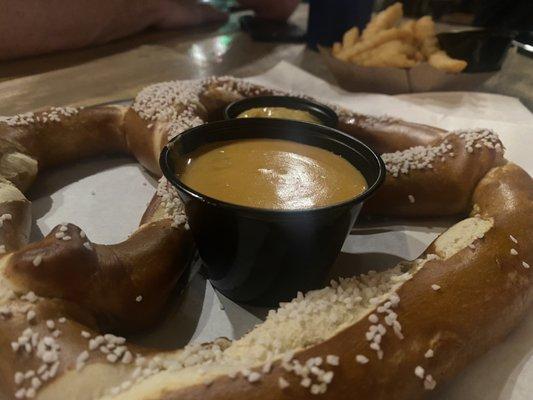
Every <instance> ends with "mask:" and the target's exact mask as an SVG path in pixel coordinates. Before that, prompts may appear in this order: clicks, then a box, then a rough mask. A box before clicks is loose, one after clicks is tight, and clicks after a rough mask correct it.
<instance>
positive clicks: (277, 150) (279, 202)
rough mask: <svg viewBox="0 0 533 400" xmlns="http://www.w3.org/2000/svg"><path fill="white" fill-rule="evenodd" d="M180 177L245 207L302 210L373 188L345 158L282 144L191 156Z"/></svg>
mask: <svg viewBox="0 0 533 400" xmlns="http://www.w3.org/2000/svg"><path fill="white" fill-rule="evenodd" d="M177 171H178V172H177V174H178V176H179V177H180V179H181V181H182V182H183V183H185V184H186V185H187V186H189V187H190V188H192V189H194V190H196V191H197V192H199V193H202V194H204V195H207V196H209V197H212V198H215V199H218V200H222V201H225V202H228V203H232V204H238V205H243V206H249V207H255V208H265V209H276V210H296V209H306V208H315V207H323V206H328V205H332V204H335V203H340V202H343V201H346V200H349V199H352V198H354V197H356V196H357V195H359V194H360V193H362V192H363V191H365V190H366V188H367V182H366V181H365V178H364V177H363V175H362V174H361V173H360V172H359V171H358V170H357V169H356V168H355V167H354V166H353V165H352V164H350V163H349V162H348V161H346V160H345V159H344V158H342V157H340V156H338V155H336V154H334V153H332V152H330V151H327V150H324V149H321V148H319V147H314V146H309V145H306V144H302V143H298V142H292V141H288V140H278V139H242V140H234V141H225V142H218V143H214V144H210V145H205V146H202V147H200V148H199V149H197V150H195V151H194V152H192V153H189V154H188V155H187V156H186V160H185V162H184V163H183V164H182V165H178V169H177Z"/></svg>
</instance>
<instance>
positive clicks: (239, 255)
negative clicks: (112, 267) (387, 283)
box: [160, 118, 385, 306]
mask: <svg viewBox="0 0 533 400" xmlns="http://www.w3.org/2000/svg"><path fill="white" fill-rule="evenodd" d="M250 138H271V139H284V140H291V141H295V142H300V143H304V144H308V145H311V146H316V147H320V148H323V149H326V150H329V151H331V152H333V153H335V154H338V155H340V156H342V157H344V158H345V159H346V160H347V161H349V162H350V163H351V164H353V165H354V166H355V167H356V168H357V169H359V171H361V173H362V174H363V176H364V177H365V179H366V181H367V183H368V189H367V190H366V191H365V192H363V193H362V194H360V195H359V196H357V197H356V198H354V199H350V200H348V201H345V202H343V203H338V204H333V205H331V206H327V207H320V208H310V209H302V210H268V209H261V208H252V207H245V206H240V205H235V204H230V203H226V202H224V201H221V200H217V199H213V198H210V197H208V196H205V195H203V194H202V193H198V192H196V191H195V190H193V189H191V188H190V187H188V186H187V185H185V184H183V183H182V182H181V181H180V179H179V176H177V175H176V172H177V171H176V166H177V165H178V161H179V160H183V158H186V157H187V155H188V154H189V153H191V152H192V151H194V150H195V149H197V148H198V147H200V146H203V145H206V144H208V143H213V142H222V141H227V140H237V139H250ZM160 165H161V170H162V171H163V174H164V175H165V177H166V178H167V179H168V180H169V181H170V182H171V183H172V184H173V185H174V186H175V187H176V189H177V191H178V194H179V196H180V197H181V199H182V200H183V202H184V204H185V213H186V215H187V218H188V221H189V226H190V228H191V230H192V233H193V236H194V238H195V241H196V245H197V247H198V251H199V253H200V257H201V259H202V261H203V262H204V264H205V266H206V269H207V274H208V278H209V279H210V281H211V283H212V284H213V286H215V287H216V288H217V289H218V290H219V291H220V292H222V293H223V294H224V295H226V296H227V297H229V298H230V299H232V300H234V301H238V302H245V303H249V304H254V305H261V306H273V305H276V304H277V303H279V302H280V301H287V300H290V299H291V298H292V297H294V295H295V294H296V293H297V292H298V291H303V292H306V291H308V290H311V289H316V288H319V287H321V286H322V285H323V284H324V280H325V279H326V277H327V275H328V272H329V270H330V267H331V265H332V263H333V262H334V260H335V258H336V257H337V255H338V254H339V252H340V249H341V247H342V244H343V242H344V240H345V238H346V236H347V235H348V233H349V231H350V229H351V228H352V226H353V224H354V222H355V219H356V218H357V216H358V214H359V211H360V210H361V206H362V205H363V201H364V200H365V199H367V198H368V197H369V196H371V195H372V194H373V193H374V191H375V190H376V189H377V188H378V187H379V186H380V185H381V183H382V182H383V179H384V177H385V166H384V165H383V161H382V160H381V158H380V157H379V156H378V155H377V154H376V153H375V152H374V151H372V150H371V149H370V148H369V147H368V146H366V145H365V144H364V143H362V142H360V141H359V140H357V139H354V138H352V137H350V136H348V135H345V134H344V133H342V132H340V131H338V130H335V129H333V128H329V127H326V126H322V125H318V124H310V123H305V122H299V121H289V120H283V119H273V118H243V119H233V120H226V121H218V122H212V123H208V124H205V125H201V126H198V127H195V128H192V129H189V130H187V131H185V132H183V133H182V134H181V135H179V136H177V137H176V138H174V139H173V140H172V141H171V142H170V143H169V145H167V146H166V147H165V148H164V149H163V151H162V153H161V157H160Z"/></svg>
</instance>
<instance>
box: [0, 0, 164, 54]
mask: <svg viewBox="0 0 533 400" xmlns="http://www.w3.org/2000/svg"><path fill="white" fill-rule="evenodd" d="M158 3H159V2H158V1H142V0H47V1H42V0H24V1H20V0H0V38H1V40H0V59H6V58H14V57H21V56H25V55H30V54H39V53H47V52H51V51H55V50H62V49H71V48H76V47H82V46H86V45H90V44H97V43H103V42H106V41H109V40H112V39H116V38H119V37H122V36H126V35H129V34H132V33H135V32H138V31H140V30H142V29H145V28H146V27H148V26H150V25H152V24H154V23H155V22H156V21H157V19H158V18H159V14H158V12H159V10H158Z"/></svg>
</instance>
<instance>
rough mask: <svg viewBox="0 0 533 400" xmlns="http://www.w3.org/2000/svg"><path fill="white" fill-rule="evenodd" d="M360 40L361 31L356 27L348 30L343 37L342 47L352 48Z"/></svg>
mask: <svg viewBox="0 0 533 400" xmlns="http://www.w3.org/2000/svg"><path fill="white" fill-rule="evenodd" d="M357 39H359V29H358V28H357V27H356V26H354V27H353V28H351V29H348V30H347V31H346V32H345V33H344V35H343V36H342V47H344V48H347V47H351V46H353V45H354V44H355V42H357Z"/></svg>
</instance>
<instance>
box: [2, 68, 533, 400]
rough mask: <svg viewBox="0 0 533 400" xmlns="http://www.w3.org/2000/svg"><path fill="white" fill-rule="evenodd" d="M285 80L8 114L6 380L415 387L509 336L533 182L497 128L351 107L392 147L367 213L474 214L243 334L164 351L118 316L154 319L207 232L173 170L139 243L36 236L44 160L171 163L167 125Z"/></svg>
mask: <svg viewBox="0 0 533 400" xmlns="http://www.w3.org/2000/svg"><path fill="white" fill-rule="evenodd" d="M272 93H279V92H277V91H273V90H269V89H266V88H262V87H258V86H255V85H252V84H249V83H246V82H243V81H240V80H236V79H233V78H217V79H207V80H204V81H186V82H168V83H161V84H157V85H153V86H150V87H148V88H146V89H144V90H143V91H142V92H141V93H140V94H139V95H138V96H137V98H136V100H135V102H134V104H133V106H132V107H131V108H129V109H128V110H127V111H126V110H124V109H122V108H118V107H102V108H91V109H86V110H78V109H71V108H55V109H51V110H48V111H45V112H41V113H36V114H25V115H19V116H15V117H4V118H0V141H1V142H0V146H1V147H0V151H1V154H0V155H1V159H0V175H1V176H2V178H1V180H0V220H1V227H0V240H1V243H0V244H1V245H2V246H3V247H2V248H0V250H2V251H3V252H5V254H4V255H3V256H2V258H1V259H0V351H1V354H2V357H0V394H3V395H4V396H6V397H7V398H40V399H53V400H57V399H74V398H76V399H94V398H104V397H105V398H108V397H109V398H111V397H113V398H115V397H116V398H124V399H199V398H201V399H235V398H250V399H272V398H280V399H281V398H294V399H301V398H307V397H308V396H310V395H311V394H315V395H320V396H321V397H324V398H328V399H351V398H358V399H415V398H421V397H423V396H424V395H425V394H427V393H429V392H430V391H431V390H432V389H434V388H435V386H436V385H438V384H440V383H441V382H442V381H445V380H447V379H449V378H450V377H451V376H453V375H454V374H456V373H457V372H458V371H460V369H461V368H462V367H464V365H465V364H466V363H468V362H469V361H470V360H472V359H473V358H474V357H476V356H477V355H479V354H481V353H482V352H483V351H485V350H486V349H487V348H488V347H489V346H491V345H493V344H494V343H496V342H497V341H499V340H501V339H502V338H503V337H504V335H505V334H506V333H507V332H508V331H509V330H510V329H511V328H512V327H513V326H514V325H515V324H516V322H517V321H518V320H519V319H520V318H521V317H522V316H523V314H524V313H525V310H526V309H527V307H528V306H529V304H530V303H531V299H532V294H533V291H532V287H533V285H532V284H531V272H530V267H529V266H530V265H531V263H532V262H533V248H532V247H533V246H532V244H531V240H530V239H529V237H528V236H529V234H530V232H531V231H533V229H532V228H533V221H531V218H530V216H531V215H532V213H533V182H532V179H531V177H530V176H529V175H528V174H527V173H526V172H524V171H523V170H521V169H520V168H519V167H517V166H516V165H514V164H510V163H506V161H505V160H504V159H503V148H502V145H501V143H500V142H499V140H498V138H497V137H496V135H495V134H494V133H492V132H490V131H486V130H474V131H464V132H445V131H443V130H440V129H437V128H432V127H428V126H424V125H417V124H411V123H407V122H404V121H399V120H395V119H390V118H374V117H370V116H363V115H358V114H354V113H351V112H349V111H346V110H342V109H339V108H337V112H338V113H339V116H340V129H342V130H343V131H345V132H347V133H349V134H351V135H354V136H356V137H359V138H361V139H363V140H366V141H367V142H369V143H371V144H372V145H374V146H375V148H376V149H378V150H379V151H380V152H382V153H385V154H383V158H384V160H385V162H386V165H387V169H388V172H389V174H388V176H387V179H386V182H385V184H384V185H383V188H382V189H381V190H380V192H379V193H378V194H377V195H376V196H375V197H374V198H373V199H372V200H371V201H369V202H368V204H367V210H366V211H367V212H369V213H376V214H383V215H397V216H423V215H432V216H439V215H450V214H458V213H459V214H460V213H464V214H466V213H468V212H470V214H471V215H470V217H468V218H466V219H464V220H462V221H461V222H459V223H458V224H456V225H454V226H453V227H452V228H450V229H449V230H448V231H446V232H445V233H443V234H442V235H441V236H439V237H438V238H437V239H436V240H435V242H434V243H433V244H432V245H431V246H430V247H429V248H428V249H427V250H426V252H425V253H424V254H423V255H422V256H421V257H420V258H419V259H416V260H414V261H412V262H408V263H402V264H400V265H398V266H397V267H395V268H393V269H391V270H387V271H384V272H380V273H374V272H370V273H368V274H367V275H363V276H361V277H357V278H348V279H341V280H340V281H339V282H332V283H331V286H329V287H326V288H324V289H321V290H316V291H311V292H309V293H307V294H306V295H302V294H299V295H298V296H297V297H296V298H295V299H294V300H293V301H292V302H290V303H287V304H284V305H282V306H281V307H280V309H278V310H277V311H271V313H270V314H269V316H268V318H267V320H266V321H265V322H264V323H263V324H261V325H258V326H257V327H256V328H255V329H253V330H252V331H251V332H250V333H248V334H247V335H245V336H244V337H243V338H241V339H239V340H236V341H234V342H229V341H227V340H222V339H221V340H217V341H215V342H213V343H207V344H204V345H189V346H187V347H186V348H184V349H182V350H177V351H172V352H156V351H153V350H150V349H144V348H139V347H136V346H133V345H130V344H128V343H126V342H125V339H124V338H122V337H120V336H115V335H113V334H104V332H105V330H108V329H109V330H111V331H112V332H114V333H117V332H123V331H126V332H127V331H133V330H139V329H145V328H148V327H150V326H152V325H153V324H154V322H155V321H156V319H157V318H158V317H159V316H160V315H161V314H162V312H163V309H164V306H165V304H166V302H167V299H168V298H169V296H170V294H171V292H172V290H173V289H174V287H175V285H176V282H177V280H178V279H179V277H180V276H181V274H182V273H183V269H184V268H185V266H186V265H187V261H188V257H189V256H190V253H191V250H192V247H193V245H192V240H191V237H190V234H189V232H188V231H187V229H186V227H185V226H184V225H183V222H184V217H183V214H182V209H181V203H180V202H179V200H178V199H177V197H176V193H175V192H174V191H173V190H172V189H171V187H170V186H169V185H168V183H167V182H166V181H165V180H164V179H163V180H161V181H160V184H159V187H158V190H157V193H156V194H155V195H154V198H153V199H152V202H151V203H150V205H149V207H148V209H147V211H146V212H145V214H144V215H143V217H142V219H141V226H140V227H139V229H138V230H137V231H136V232H135V233H134V234H132V236H131V237H130V238H128V239H127V240H126V241H125V242H123V243H120V244H117V245H110V246H103V245H98V244H94V243H92V242H90V240H89V239H88V238H87V237H86V236H85V234H84V233H83V232H82V231H81V230H80V229H79V228H77V227H75V226H74V225H70V224H63V225H60V226H58V227H56V228H55V229H54V230H53V231H52V232H51V233H50V234H49V235H48V236H47V237H45V238H44V239H43V240H41V241H39V242H37V243H32V244H29V245H27V244H26V243H27V240H28V236H29V232H28V231H29V225H30V211H29V205H30V204H29V201H28V200H27V199H26V198H25V197H24V195H23V193H22V192H23V191H24V190H25V189H27V188H28V186H29V185H30V184H31V182H32V181H33V179H34V178H35V176H36V173H37V170H38V169H42V168H43V167H48V166H56V165H60V164H62V163H65V162H68V161H71V160H75V159H78V158H80V157H88V156H91V155H95V154H108V153H126V154H132V155H133V156H134V157H135V158H136V159H137V160H138V161H139V162H140V163H141V164H143V165H144V166H145V167H146V168H147V169H148V170H150V171H152V172H153V173H155V174H158V173H159V169H158V165H157V157H158V155H159V152H160V150H161V148H162V146H164V145H165V144H166V142H167V141H168V139H169V138H170V137H172V136H174V135H177V134H179V133H180V132H181V131H183V130H184V129H186V128H188V127H191V126H195V125H197V124H201V123H203V122H205V121H209V120H213V119H216V118H218V117H219V116H220V115H221V114H220V113H221V109H222V108H223V107H224V106H225V105H227V104H228V103H229V102H230V101H233V100H235V99H238V98H241V97H246V96H254V95H259V94H272Z"/></svg>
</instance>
